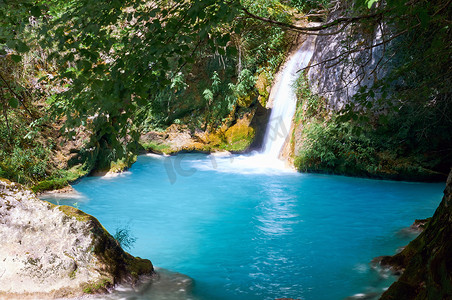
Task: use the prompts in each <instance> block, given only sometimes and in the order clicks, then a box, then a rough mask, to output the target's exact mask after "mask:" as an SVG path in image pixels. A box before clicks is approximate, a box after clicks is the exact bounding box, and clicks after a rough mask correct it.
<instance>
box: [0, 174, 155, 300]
mask: <svg viewBox="0 0 452 300" xmlns="http://www.w3.org/2000/svg"><path fill="white" fill-rule="evenodd" d="M0 229H1V230H0V240H1V241H2V242H1V243H0V298H7V299H13V298H20V299H24V298H30V299H35V298H40V299H41V298H57V297H75V296H80V295H82V294H87V293H96V292H102V291H106V290H107V289H108V288H110V287H112V286H113V285H115V284H118V283H123V282H131V283H133V282H136V281H137V280H138V278H139V277H140V276H141V275H148V276H150V275H152V274H154V269H153V266H152V263H151V262H150V261H149V260H147V259H141V258H139V257H133V256H132V255H130V254H128V253H126V252H124V250H123V249H122V248H121V247H120V245H119V243H118V242H117V241H116V240H115V239H114V238H113V237H112V236H111V235H110V234H109V233H108V232H107V231H106V230H105V229H104V228H103V227H102V225H101V224H100V223H99V221H98V220H97V219H96V218H94V217H93V216H90V215H88V214H85V213H84V212H82V211H80V210H78V209H76V208H73V207H69V206H56V205H53V204H51V203H49V202H46V201H43V200H40V199H38V198H37V197H36V196H35V194H34V193H33V192H31V191H30V190H28V189H25V188H24V187H23V186H21V185H19V184H17V183H12V182H9V181H7V180H5V179H0Z"/></svg>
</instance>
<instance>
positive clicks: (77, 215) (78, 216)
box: [58, 205, 93, 222]
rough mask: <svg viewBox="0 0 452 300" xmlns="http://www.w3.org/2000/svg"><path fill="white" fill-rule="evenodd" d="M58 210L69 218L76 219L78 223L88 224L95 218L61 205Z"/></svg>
mask: <svg viewBox="0 0 452 300" xmlns="http://www.w3.org/2000/svg"><path fill="white" fill-rule="evenodd" d="M58 209H59V210H60V211H62V212H63V213H64V214H65V215H67V216H68V217H71V218H75V219H76V220H77V221H81V222H88V221H89V220H91V219H92V218H93V217H92V216H90V215H88V214H86V213H84V212H83V211H81V210H79V209H77V208H75V207H72V206H67V205H60V206H58Z"/></svg>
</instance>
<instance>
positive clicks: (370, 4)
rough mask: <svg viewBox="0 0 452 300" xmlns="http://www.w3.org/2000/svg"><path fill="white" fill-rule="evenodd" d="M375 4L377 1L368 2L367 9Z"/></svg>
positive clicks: (369, 0) (370, 0)
mask: <svg viewBox="0 0 452 300" xmlns="http://www.w3.org/2000/svg"><path fill="white" fill-rule="evenodd" d="M375 2H377V0H368V1H367V7H368V8H369V9H370V8H371V7H372V5H373V4H374V3H375Z"/></svg>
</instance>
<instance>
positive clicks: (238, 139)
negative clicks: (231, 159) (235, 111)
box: [223, 121, 255, 151]
mask: <svg viewBox="0 0 452 300" xmlns="http://www.w3.org/2000/svg"><path fill="white" fill-rule="evenodd" d="M254 135H255V131H254V129H253V128H252V127H250V126H249V124H246V123H245V122H241V121H239V122H237V123H236V124H234V125H233V126H232V127H230V128H229V129H228V130H227V131H226V132H225V134H224V136H225V140H226V144H224V145H223V148H224V150H228V151H244V150H246V149H247V148H248V147H249V146H250V145H251V143H252V141H253V138H254Z"/></svg>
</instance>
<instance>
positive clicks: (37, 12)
mask: <svg viewBox="0 0 452 300" xmlns="http://www.w3.org/2000/svg"><path fill="white" fill-rule="evenodd" d="M30 13H31V15H32V16H33V17H36V18H39V17H40V16H41V8H40V7H39V6H33V7H32V8H31V9H30Z"/></svg>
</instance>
